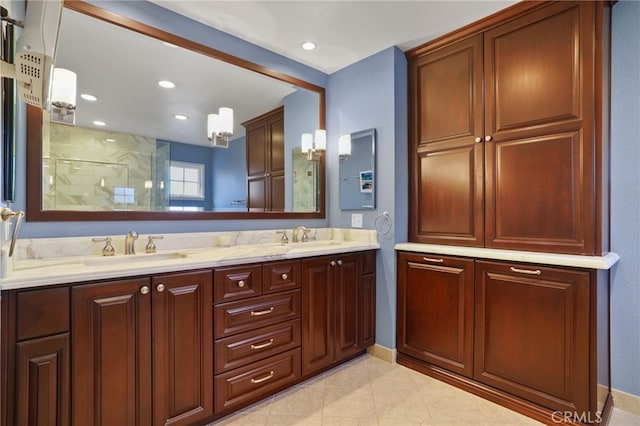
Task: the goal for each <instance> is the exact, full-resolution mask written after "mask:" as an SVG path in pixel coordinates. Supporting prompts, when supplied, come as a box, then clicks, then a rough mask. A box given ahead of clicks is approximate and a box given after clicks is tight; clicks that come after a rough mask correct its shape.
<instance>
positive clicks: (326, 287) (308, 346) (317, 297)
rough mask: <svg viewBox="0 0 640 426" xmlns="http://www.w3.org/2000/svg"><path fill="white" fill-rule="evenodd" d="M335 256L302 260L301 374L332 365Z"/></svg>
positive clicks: (333, 357)
mask: <svg viewBox="0 0 640 426" xmlns="http://www.w3.org/2000/svg"><path fill="white" fill-rule="evenodd" d="M332 261H334V259H333V257H330V256H328V257H318V258H314V259H309V260H303V261H302V374H303V375H304V376H306V375H309V374H311V373H313V372H315V371H318V370H320V369H322V368H324V367H327V366H329V365H331V364H332V363H333V361H334V359H335V356H334V354H335V348H334V341H335V337H334V322H335V321H334V315H333V312H334V309H335V308H334V303H335V295H334V286H335V284H334V274H335V266H332V265H331V262H332Z"/></svg>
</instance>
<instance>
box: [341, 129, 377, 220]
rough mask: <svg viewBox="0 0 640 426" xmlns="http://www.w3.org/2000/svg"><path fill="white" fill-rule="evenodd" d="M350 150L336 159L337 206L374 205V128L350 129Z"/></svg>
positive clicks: (342, 207) (360, 207) (367, 207)
mask: <svg viewBox="0 0 640 426" xmlns="http://www.w3.org/2000/svg"><path fill="white" fill-rule="evenodd" d="M350 136H351V153H350V154H349V155H343V156H341V159H340V167H339V181H340V209H341V210H371V209H375V207H376V182H375V176H376V171H375V169H376V131H375V129H368V130H363V131H360V132H355V133H351V134H350Z"/></svg>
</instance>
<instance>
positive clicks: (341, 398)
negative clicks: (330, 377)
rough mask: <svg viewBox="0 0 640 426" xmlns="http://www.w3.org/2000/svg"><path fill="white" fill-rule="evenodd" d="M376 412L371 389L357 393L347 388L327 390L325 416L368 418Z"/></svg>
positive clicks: (323, 412) (329, 388)
mask: <svg viewBox="0 0 640 426" xmlns="http://www.w3.org/2000/svg"><path fill="white" fill-rule="evenodd" d="M374 411H375V402H374V400H373V394H372V393H371V388H370V387H369V392H366V391H364V390H363V389H361V388H360V389H358V391H357V392H354V391H348V390H347V389H346V388H338V387H327V388H325V391H324V407H323V410H322V415H323V416H330V417H331V416H332V417H361V418H367V417H369V416H371V415H372V414H373V413H374Z"/></svg>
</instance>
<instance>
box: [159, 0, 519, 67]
mask: <svg viewBox="0 0 640 426" xmlns="http://www.w3.org/2000/svg"><path fill="white" fill-rule="evenodd" d="M152 3H156V4H157V5H159V6H162V7H164V8H167V9H170V10H172V11H174V12H177V13H179V14H181V15H184V16H187V17H190V18H192V19H194V20H196V21H199V22H202V23H204V24H206V25H209V26H211V27H214V28H217V29H219V30H222V31H224V32H227V33H229V34H233V35H235V36H237V37H239V38H241V39H244V40H246V41H249V42H251V43H254V44H257V45H259V46H262V47H264V48H266V49H269V50H271V51H274V52H277V53H279V54H281V55H284V56H286V57H288V58H291V59H294V60H296V61H298V62H301V63H303V64H306V65H309V66H311V67H313V68H316V69H318V70H320V71H323V72H325V73H328V74H330V73H333V72H335V71H337V70H339V69H341V68H344V67H346V66H348V65H350V64H353V63H354V62H358V61H359V60H361V59H364V58H366V57H368V56H370V55H372V54H374V53H377V52H379V51H381V50H384V49H386V48H388V47H391V46H398V47H399V48H400V49H401V50H403V51H405V50H408V49H410V48H412V47H416V46H418V45H420V44H422V43H424V42H426V41H428V40H432V39H434V38H436V37H438V36H440V35H443V34H446V33H448V32H450V31H452V30H454V29H456V28H459V27H461V26H463V25H466V24H469V23H471V22H473V21H476V20H478V19H480V18H482V17H485V16H487V15H490V14H492V13H494V12H496V11H498V10H500V9H504V8H505V7H507V6H509V5H511V4H513V3H516V2H515V1H509V0H505V1H488V0H472V1H469V0H447V1H435V0H414V1H377V0H374V1H371V0H356V1H317V0H298V1H270V0H269V1H265V0H263V1H238V0H236V1H217V0H208V1H207V0H152ZM307 40H311V41H314V42H315V43H316V44H317V48H316V49H315V50H313V51H305V50H303V49H302V48H301V44H302V42H304V41H307Z"/></svg>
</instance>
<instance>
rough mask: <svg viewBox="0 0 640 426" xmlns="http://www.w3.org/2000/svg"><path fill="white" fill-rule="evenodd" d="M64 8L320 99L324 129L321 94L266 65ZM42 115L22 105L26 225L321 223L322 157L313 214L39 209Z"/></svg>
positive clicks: (91, 11) (72, 3)
mask: <svg viewBox="0 0 640 426" xmlns="http://www.w3.org/2000/svg"><path fill="white" fill-rule="evenodd" d="M64 7H65V8H68V9H70V10H74V11H76V12H80V13H82V14H85V15H88V16H91V17H93V18H96V19H100V20H102V21H105V22H108V23H110V24H113V25H117V26H119V27H122V28H124V29H126V30H130V31H134V32H137V33H140V34H143V35H146V36H149V37H153V38H155V39H158V40H161V41H166V42H168V43H171V44H174V45H176V46H179V47H182V48H185V49H188V50H191V51H193V52H196V53H200V54H202V55H205V56H209V57H211V58H213V59H217V60H221V61H224V62H227V63H229V64H232V65H236V66H238V67H241V68H245V69H247V70H250V71H254V72H257V73H259V74H263V75H266V76H268V77H272V78H275V79H277V80H281V81H284V82H286V83H290V84H293V85H296V86H299V87H301V88H303V89H306V90H309V91H312V92H315V93H317V94H318V95H319V102H320V105H319V108H320V116H319V117H318V127H319V128H321V129H324V128H325V123H326V112H325V108H326V98H325V89H324V88H323V87H320V86H317V85H315V84H312V83H309V82H307V81H304V80H301V79H298V78H296V77H293V76H290V75H287V74H284V73H281V72H279V71H275V70H272V69H269V68H267V67H265V66H262V65H258V64H256V63H253V62H250V61H247V60H244V59H241V58H238V57H236V56H233V55H230V54H228V53H225V52H222V51H219V50H216V49H214V48H212V47H209V46H205V45H203V44H200V43H197V42H194V41H192V40H189V39H186V38H183V37H180V36H177V35H175V34H171V33H169V32H167V31H164V30H160V29H158V28H155V27H152V26H150V25H147V24H143V23H141V22H138V21H135V20H133V19H130V18H127V17H124V16H121V15H118V14H116V13H114V12H110V11H108V10H105V9H102V8H100V7H98V6H94V5H92V4H89V3H85V2H83V1H76V0H65V2H64ZM42 118H43V114H42V110H41V109H39V108H36V107H33V106H29V105H28V106H27V164H26V166H27V203H26V218H25V219H26V220H27V221H28V222H76V221H120V220H131V221H137V220H231V219H234V220H235V219H240V220H244V219H250V220H255V219H324V218H325V211H326V210H325V199H326V177H325V157H324V154H322V155H321V156H320V160H319V161H320V164H319V179H318V183H319V188H318V191H319V192H320V197H319V198H320V200H319V206H318V211H316V212H249V211H243V212H206V211H203V212H180V211H124V210H123V211H76V210H42Z"/></svg>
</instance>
